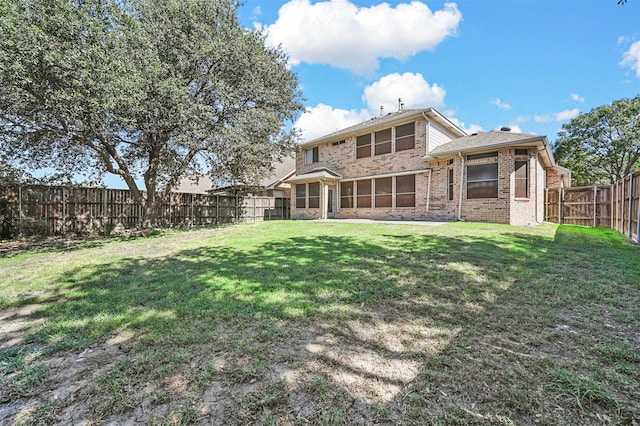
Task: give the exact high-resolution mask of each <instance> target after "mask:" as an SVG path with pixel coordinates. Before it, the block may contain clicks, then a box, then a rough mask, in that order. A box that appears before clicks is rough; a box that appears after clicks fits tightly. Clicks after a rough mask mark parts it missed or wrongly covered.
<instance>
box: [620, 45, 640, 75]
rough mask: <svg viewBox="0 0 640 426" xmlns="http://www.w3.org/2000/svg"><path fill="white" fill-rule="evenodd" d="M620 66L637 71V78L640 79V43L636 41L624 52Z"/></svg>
mask: <svg viewBox="0 0 640 426" xmlns="http://www.w3.org/2000/svg"><path fill="white" fill-rule="evenodd" d="M620 65H622V66H628V67H630V68H631V69H633V70H635V72H636V76H638V77H640V41H636V42H635V43H633V44H632V45H631V47H629V50H627V51H626V52H624V54H623V56H622V61H620Z"/></svg>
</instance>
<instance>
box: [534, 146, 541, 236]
mask: <svg viewBox="0 0 640 426" xmlns="http://www.w3.org/2000/svg"><path fill="white" fill-rule="evenodd" d="M539 152H540V151H536V164H535V165H534V166H535V168H536V169H535V173H534V176H535V179H536V204H535V211H536V224H538V223H540V221H539V220H538V164H539V163H538V153H539Z"/></svg>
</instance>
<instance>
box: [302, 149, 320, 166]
mask: <svg viewBox="0 0 640 426" xmlns="http://www.w3.org/2000/svg"><path fill="white" fill-rule="evenodd" d="M318 161H319V155H318V147H317V146H316V147H315V148H311V149H307V150H305V151H304V164H313V163H317V162H318Z"/></svg>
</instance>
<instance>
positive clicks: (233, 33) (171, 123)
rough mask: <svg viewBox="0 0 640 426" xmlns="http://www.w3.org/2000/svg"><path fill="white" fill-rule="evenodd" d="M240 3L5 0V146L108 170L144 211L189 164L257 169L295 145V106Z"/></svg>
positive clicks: (25, 160) (249, 175) (20, 156)
mask: <svg viewBox="0 0 640 426" xmlns="http://www.w3.org/2000/svg"><path fill="white" fill-rule="evenodd" d="M237 7H238V4H237V3H236V2H235V1H233V0H0V149H2V150H3V153H4V154H5V156H6V157H7V158H9V159H10V161H11V162H12V164H14V165H16V164H17V165H19V166H20V167H25V168H30V169H38V168H48V169H49V170H52V171H55V172H64V173H66V174H67V175H74V174H75V175H77V174H82V175H85V176H86V175H90V176H93V177H98V178H100V177H101V176H103V175H104V174H105V173H111V174H114V175H117V176H119V177H121V178H122V179H123V180H124V181H125V182H126V184H127V186H128V187H129V189H130V190H131V192H132V194H133V197H134V199H135V200H136V201H137V202H139V203H140V204H141V205H143V206H144V211H145V215H146V218H147V219H148V220H152V219H153V212H154V206H155V204H156V202H157V199H156V198H157V194H158V193H167V192H169V191H170V190H171V189H172V187H174V186H175V185H176V183H177V182H178V181H179V180H180V179H181V178H182V177H184V176H185V175H187V174H191V173H195V172H206V173H210V174H211V175H212V177H213V178H214V179H216V180H218V181H222V182H231V183H233V182H242V183H251V182H253V181H255V180H257V179H258V178H259V177H260V176H261V174H263V173H265V172H269V169H270V167H271V164H272V163H273V161H274V160H275V159H278V158H280V157H282V156H283V155H286V154H289V153H290V152H291V150H292V148H293V146H294V144H295V142H296V132H295V130H286V131H285V130H283V129H285V128H286V125H288V124H290V123H292V122H293V121H294V120H295V118H296V117H297V116H298V114H299V113H300V112H301V111H302V109H303V106H302V103H301V94H300V91H299V89H298V82H297V78H296V76H295V74H294V73H292V72H291V71H290V70H288V69H287V67H286V61H287V57H286V56H285V55H284V54H283V52H282V51H281V50H280V49H273V48H268V47H267V46H266V45H265V42H264V35H263V34H261V33H260V32H259V31H256V30H248V29H246V28H243V27H242V26H241V25H240V24H239V23H238V20H237V16H236V10H237ZM139 181H143V182H144V190H143V189H142V188H139V187H138V184H137V182H139Z"/></svg>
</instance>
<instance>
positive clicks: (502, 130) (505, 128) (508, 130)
mask: <svg viewBox="0 0 640 426" xmlns="http://www.w3.org/2000/svg"><path fill="white" fill-rule="evenodd" d="M500 131H501V132H510V131H511V127H507V126H504V127H502V128H501V129H500Z"/></svg>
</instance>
